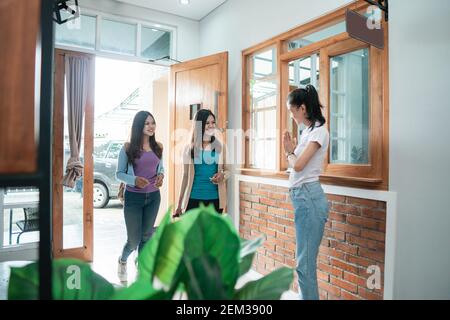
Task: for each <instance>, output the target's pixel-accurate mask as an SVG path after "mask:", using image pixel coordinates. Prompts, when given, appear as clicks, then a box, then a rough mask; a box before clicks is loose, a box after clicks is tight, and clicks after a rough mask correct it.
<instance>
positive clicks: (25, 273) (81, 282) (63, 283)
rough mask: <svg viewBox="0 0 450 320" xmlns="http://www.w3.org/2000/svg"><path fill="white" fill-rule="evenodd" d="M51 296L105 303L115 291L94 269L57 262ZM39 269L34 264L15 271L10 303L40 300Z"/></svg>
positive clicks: (54, 261) (53, 265) (71, 263)
mask: <svg viewBox="0 0 450 320" xmlns="http://www.w3.org/2000/svg"><path fill="white" fill-rule="evenodd" d="M52 268H53V269H52V294H53V299H55V300H104V299H109V298H110V297H111V296H112V295H113V293H114V287H113V286H112V285H111V284H110V283H109V282H108V281H107V280H105V279H104V278H103V277H101V276H100V275H98V274H97V273H95V272H94V271H92V269H91V267H90V266H89V265H88V264H87V263H84V262H82V261H79V260H76V259H57V260H53V263H52ZM38 292H39V265H38V263H36V262H35V263H31V264H29V265H26V266H25V267H22V268H12V269H11V277H10V282H9V288H8V299H11V300H15V299H37V298H38Z"/></svg>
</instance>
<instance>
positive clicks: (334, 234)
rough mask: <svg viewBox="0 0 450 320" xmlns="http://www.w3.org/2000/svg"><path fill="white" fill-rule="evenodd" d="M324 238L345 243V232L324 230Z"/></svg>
mask: <svg viewBox="0 0 450 320" xmlns="http://www.w3.org/2000/svg"><path fill="white" fill-rule="evenodd" d="M324 236H325V237H327V238H333V239H336V240H341V241H345V232H341V231H336V230H330V229H325V231H324Z"/></svg>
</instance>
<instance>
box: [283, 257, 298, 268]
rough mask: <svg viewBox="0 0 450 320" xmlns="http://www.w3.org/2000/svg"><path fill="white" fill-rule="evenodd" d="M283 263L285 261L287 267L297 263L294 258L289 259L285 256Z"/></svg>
mask: <svg viewBox="0 0 450 320" xmlns="http://www.w3.org/2000/svg"><path fill="white" fill-rule="evenodd" d="M284 263H286V265H287V266H288V267H289V268H295V267H296V265H297V263H296V262H295V259H289V258H286V259H285V261H284Z"/></svg>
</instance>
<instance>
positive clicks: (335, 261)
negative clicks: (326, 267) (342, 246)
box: [330, 258, 358, 274]
mask: <svg viewBox="0 0 450 320" xmlns="http://www.w3.org/2000/svg"><path fill="white" fill-rule="evenodd" d="M330 264H331V265H332V266H334V267H337V268H339V269H342V270H345V271H350V272H353V273H355V274H357V273H358V268H357V267H355V266H352V265H351V264H348V263H347V262H344V261H342V260H338V259H335V258H330Z"/></svg>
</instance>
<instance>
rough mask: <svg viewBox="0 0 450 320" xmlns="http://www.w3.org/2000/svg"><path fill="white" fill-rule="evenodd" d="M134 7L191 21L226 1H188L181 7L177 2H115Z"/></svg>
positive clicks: (170, 0)
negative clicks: (174, 15)
mask: <svg viewBox="0 0 450 320" xmlns="http://www.w3.org/2000/svg"><path fill="white" fill-rule="evenodd" d="M116 1H118V2H123V3H127V4H132V5H135V6H140V7H145V8H149V9H153V10H158V11H161V12H166V13H171V14H176V15H178V16H181V17H185V18H190V19H193V20H201V19H202V18H204V17H205V16H207V15H208V14H209V13H210V12H211V11H213V10H214V9H215V8H217V7H218V6H220V5H221V4H222V3H224V2H225V1H227V0H190V4H188V5H182V4H180V1H179V0H116Z"/></svg>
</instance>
